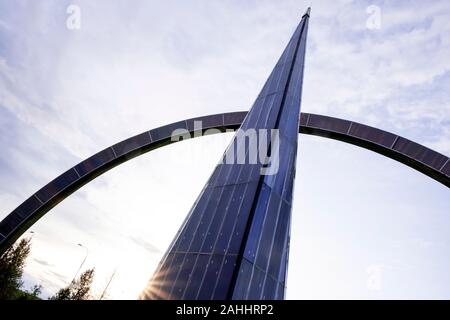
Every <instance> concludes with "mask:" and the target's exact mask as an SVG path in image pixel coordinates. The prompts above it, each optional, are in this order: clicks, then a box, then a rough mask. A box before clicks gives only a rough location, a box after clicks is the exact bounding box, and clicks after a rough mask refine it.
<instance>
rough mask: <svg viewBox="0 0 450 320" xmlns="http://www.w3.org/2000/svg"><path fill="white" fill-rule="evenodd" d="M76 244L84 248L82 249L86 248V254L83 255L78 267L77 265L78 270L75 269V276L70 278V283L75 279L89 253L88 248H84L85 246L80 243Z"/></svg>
mask: <svg viewBox="0 0 450 320" xmlns="http://www.w3.org/2000/svg"><path fill="white" fill-rule="evenodd" d="M78 246H79V247H82V248H84V249H85V250H86V255H85V256H84V259H83V261H82V262H81V264H80V267H79V268H78V270H77V273H75V276H74V277H73V279H72V283H73V282H75V279H76V277H77V275H78V273H79V272H80V270H81V268H82V267H83V264H84V263H85V261H86V259H87V257H88V254H89V249H88V248H86V247H85V246H83V245H82V244H81V243H79V244H78Z"/></svg>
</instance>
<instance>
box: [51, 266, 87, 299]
mask: <svg viewBox="0 0 450 320" xmlns="http://www.w3.org/2000/svg"><path fill="white" fill-rule="evenodd" d="M93 280H94V269H89V270H86V271H84V272H83V273H82V274H81V275H80V277H79V278H78V279H76V280H74V281H72V282H71V283H70V284H69V285H68V286H67V287H65V288H62V289H60V290H59V291H58V292H57V293H56V294H55V295H54V296H52V297H51V298H50V300H88V299H90V297H91V296H90V294H89V292H90V290H91V285H92V281H93Z"/></svg>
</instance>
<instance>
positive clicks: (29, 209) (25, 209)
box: [13, 196, 42, 219]
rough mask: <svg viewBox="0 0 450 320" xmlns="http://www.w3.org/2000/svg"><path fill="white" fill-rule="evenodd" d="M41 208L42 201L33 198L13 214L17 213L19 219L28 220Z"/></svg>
mask: <svg viewBox="0 0 450 320" xmlns="http://www.w3.org/2000/svg"><path fill="white" fill-rule="evenodd" d="M41 206H42V203H41V201H39V200H38V199H37V198H36V197H33V196H31V197H29V198H28V199H27V200H25V201H24V202H23V203H22V204H21V205H20V206H18V207H17V208H16V209H15V210H14V211H13V212H14V213H16V214H17V215H18V216H19V217H21V218H23V219H26V218H28V217H29V216H30V215H31V214H32V213H33V212H35V211H36V210H37V209H38V208H39V207H41Z"/></svg>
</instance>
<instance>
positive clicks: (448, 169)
mask: <svg viewBox="0 0 450 320" xmlns="http://www.w3.org/2000/svg"><path fill="white" fill-rule="evenodd" d="M441 172H442V173H443V174H445V175H446V176H447V177H449V176H450V161H449V160H448V159H447V161H446V164H445V165H444V166H443V167H442V169H441Z"/></svg>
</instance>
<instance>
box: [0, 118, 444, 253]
mask: <svg viewBox="0 0 450 320" xmlns="http://www.w3.org/2000/svg"><path fill="white" fill-rule="evenodd" d="M246 115H247V112H231V113H221V114H215V115H209V116H204V117H198V118H193V119H188V120H183V121H179V122H175V123H171V124H168V125H165V126H162V127H159V128H156V129H152V130H150V131H146V132H144V133H141V134H138V135H136V136H134V137H131V138H129V139H126V140H124V141H121V142H119V143H117V144H115V145H113V146H111V147H108V148H106V149H104V150H102V151H100V152H99V153H97V154H95V155H93V156H91V157H90V158H88V159H86V160H84V161H82V162H80V163H79V164H77V165H76V166H74V167H73V168H71V169H69V170H68V171H66V172H64V173H63V174H61V175H60V176H58V177H57V178H55V179H54V180H53V181H51V182H49V183H48V184H47V185H46V186H44V187H42V188H41V189H40V190H39V191H37V192H36V193H35V194H33V195H32V196H31V197H29V198H28V199H27V200H25V201H24V202H23V203H22V204H21V205H19V206H18V207H17V208H16V209H14V210H13V211H12V212H11V213H10V214H9V215H8V216H6V217H5V218H4V219H3V220H2V221H1V222H0V254H2V253H3V252H4V251H5V250H6V249H7V248H8V247H9V246H10V245H11V244H12V243H14V241H15V240H17V238H19V237H20V236H21V235H22V233H23V232H25V231H26V230H27V229H28V228H29V227H30V226H31V225H33V224H34V223H35V222H36V221H37V220H39V219H40V218H41V217H42V216H43V215H44V214H45V213H47V212H48V211H49V210H50V209H52V208H53V207H55V206H56V205H57V204H58V203H59V202H61V201H62V200H64V199H65V198H66V197H68V196H69V195H70V194H72V193H73V192H75V191H76V190H78V189H79V188H81V187H82V186H83V185H85V184H86V183H88V182H90V181H91V180H93V179H95V178H96V177H98V176H99V175H101V174H103V173H105V172H106V171H108V170H110V169H112V168H114V167H115V166H117V165H119V164H121V163H123V162H126V161H128V160H130V159H132V158H134V157H137V156H139V155H141V154H143V153H146V152H148V151H151V150H154V149H157V148H160V147H162V146H165V145H168V144H171V143H173V142H177V141H171V135H172V132H173V130H175V129H180V128H181V129H186V130H188V131H189V132H190V133H193V132H194V131H195V130H199V129H197V128H194V121H202V128H201V130H202V131H205V130H207V129H212V128H214V129H219V130H220V132H224V131H225V130H226V129H237V128H239V127H240V125H241V123H242V121H243V120H244V118H245V116H246ZM299 132H300V133H304V134H311V135H316V136H321V137H327V138H331V139H336V140H340V141H343V142H347V143H350V144H353V145H357V146H360V147H363V148H366V149H369V150H372V151H374V152H377V153H380V154H382V155H384V156H386V157H389V158H392V159H394V160H397V161H399V162H401V163H403V164H405V165H408V166H410V167H412V168H413V169H415V170H417V171H419V172H422V173H423V174H426V175H427V176H429V177H431V178H432V179H434V180H436V181H438V182H440V183H442V184H444V185H445V186H447V187H450V161H449V158H448V157H446V156H444V155H442V154H440V153H438V152H436V151H433V150H431V149H429V148H426V147H424V146H422V145H420V144H418V143H415V142H413V141H410V140H408V139H405V138H403V137H400V136H398V135H395V134H392V133H390V132H387V131H383V130H380V129H377V128H373V127H369V126H366V125H364V124H360V123H357V122H351V121H348V120H343V119H339V118H333V117H327V116H322V115H317V114H312V113H302V114H301V117H300V126H299Z"/></svg>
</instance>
